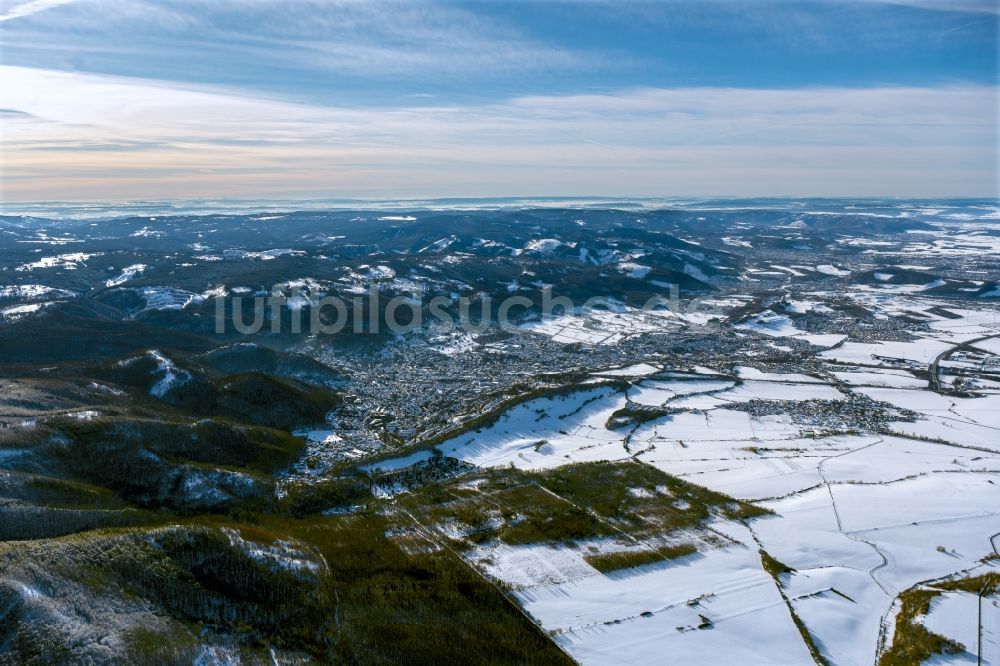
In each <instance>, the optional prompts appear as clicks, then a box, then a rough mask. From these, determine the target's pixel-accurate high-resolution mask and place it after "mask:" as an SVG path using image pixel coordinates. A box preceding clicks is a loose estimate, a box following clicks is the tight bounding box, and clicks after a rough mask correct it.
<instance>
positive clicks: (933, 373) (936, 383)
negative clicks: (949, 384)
mask: <svg viewBox="0 0 1000 666" xmlns="http://www.w3.org/2000/svg"><path fill="white" fill-rule="evenodd" d="M990 338H1000V335H998V334H996V333H994V334H991V335H984V336H983V337H981V338H976V339H974V340H966V341H965V342H960V343H958V344H957V345H955V346H954V347H949V348H948V349H945V350H944V351H943V352H941V353H940V354H938V355H937V357H935V358H934V360H933V361H931V364H930V365H929V366H927V372H928V373H930V379H929V380H928V382H927V386H928V387H929V388H930V389H931V390H932V391H937V392H939V393H940V392H941V378H940V377H939V376H938V365H940V363H941V361H944V360H946V359H948V358H949V357H950V356H951V355H952V354H954V353H955V352H957V351H958V350H960V349H967V348H969V347H971V346H972V345H974V344H976V343H977V342H982V341H983V340H989V339H990Z"/></svg>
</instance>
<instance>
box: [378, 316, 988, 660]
mask: <svg viewBox="0 0 1000 666" xmlns="http://www.w3.org/2000/svg"><path fill="white" fill-rule="evenodd" d="M907 298H910V297H907ZM911 301H912V299H911ZM915 305H919V306H921V309H927V308H929V307H932V306H933V301H931V302H928V303H913V302H911V303H909V304H906V305H905V306H904V307H906V308H908V309H912V308H913V307H914V306H915ZM895 306H896V307H898V306H899V305H898V304H895ZM952 311H953V312H957V313H958V314H959V317H956V318H947V319H944V318H940V317H934V318H933V321H932V323H931V325H930V326H928V327H927V329H925V330H924V331H922V332H920V333H918V334H917V336H916V339H915V340H912V341H908V342H907V341H897V342H889V341H886V342H876V343H860V342H851V341H847V342H844V341H843V336H832V337H824V336H814V335H808V334H804V333H802V332H800V331H799V330H798V329H797V328H795V326H794V324H793V322H792V321H791V320H790V319H787V318H785V317H783V316H780V315H775V316H770V317H757V318H755V319H752V320H751V323H749V324H747V325H745V326H744V330H747V331H753V332H755V333H763V334H764V335H767V336H778V337H803V338H805V339H806V340H807V341H808V342H810V343H812V344H818V343H820V342H822V343H824V344H823V345H822V346H824V347H828V346H831V345H836V346H835V347H834V348H832V349H829V350H826V351H823V350H817V358H818V359H820V361H821V364H822V371H821V372H816V371H812V372H809V373H804V372H792V371H774V370H769V369H767V368H756V367H752V366H750V365H748V364H745V365H742V366H737V367H732V368H719V369H716V370H713V369H709V368H699V369H698V370H697V371H696V372H690V371H685V372H676V371H674V372H667V371H664V370H663V369H661V368H656V367H653V366H652V365H649V364H636V365H634V366H630V367H626V368H621V369H618V370H612V371H605V372H603V373H598V376H603V377H608V376H611V377H617V378H619V379H625V380H628V382H629V386H628V387H627V388H624V389H622V388H621V387H617V386H596V387H592V388H581V389H580V390H579V391H576V392H574V393H570V394H567V395H561V396H557V397H544V398H538V399H534V400H530V401H528V402H525V403H522V404H520V405H517V406H515V407H513V408H512V409H510V410H508V411H507V412H505V413H504V414H503V415H501V417H500V418H499V419H498V420H497V421H496V422H495V423H493V424H492V425H490V426H488V427H485V428H482V429H481V430H479V431H475V432H469V433H467V434H464V435H461V436H458V437H455V438H454V439H451V440H449V441H446V442H444V443H442V444H440V445H439V446H438V448H439V449H440V451H441V452H442V453H443V454H444V455H445V456H451V457H455V458H459V459H461V460H464V461H466V462H468V463H472V464H474V465H477V466H480V467H506V466H510V465H513V466H514V467H517V468H521V469H530V470H542V469H550V468H554V467H559V466H563V465H568V464H572V463H579V462H586V461H600V460H603V461H614V460H624V459H628V458H632V459H635V460H638V461H641V462H643V463H646V464H649V465H652V466H654V467H656V468H658V469H660V470H662V471H664V472H667V473H669V474H671V475H675V476H678V477H681V478H684V479H686V480H688V481H691V482H694V483H697V484H699V485H702V486H705V487H708V488H710V489H712V490H716V491H719V492H722V493H725V494H728V495H730V496H732V497H735V498H738V499H744V500H749V501H754V502H756V503H757V504H759V505H761V506H764V507H766V508H768V509H771V510H773V511H774V515H770V516H766V517H762V518H757V519H754V520H751V521H749V522H747V523H746V524H743V523H736V522H733V521H723V520H721V519H720V520H717V521H716V522H714V523H713V524H712V526H711V529H712V530H715V531H717V532H718V533H720V534H723V535H725V537H726V538H725V539H724V540H723V541H722V542H721V543H714V544H712V545H704V544H703V545H702V547H699V551H698V552H697V553H696V554H694V555H691V556H686V557H681V558H678V559H674V560H669V561H666V562H661V563H658V564H649V565H644V566H641V567H639V568H636V569H629V570H625V571H620V572H613V573H609V574H603V573H600V572H599V571H597V570H596V569H594V568H593V567H591V566H590V565H589V564H587V562H586V561H585V560H584V559H583V554H584V550H583V549H584V545H583V544H578V546H577V547H572V546H560V547H554V546H545V545H538V544H535V545H529V546H506V545H503V544H494V545H493V546H482V545H481V546H478V547H477V548H476V549H474V550H473V551H472V552H471V553H470V554H469V555H468V558H469V560H470V562H471V563H473V564H474V565H475V566H477V567H479V568H480V569H481V570H482V571H483V572H484V573H486V574H488V575H490V576H492V577H494V578H497V579H500V580H503V581H505V582H506V583H508V584H510V585H512V586H513V587H514V589H515V590H516V595H517V598H518V599H519V600H520V601H521V603H522V605H523V606H524V608H525V609H526V610H527V612H528V613H529V614H530V615H531V616H532V617H533V618H535V619H536V620H537V621H538V622H539V623H540V624H541V626H542V627H543V628H544V629H546V630H548V631H550V632H552V634H553V635H554V636H555V637H556V640H557V641H558V642H559V643H560V644H561V645H562V646H563V647H564V648H565V649H566V650H567V651H568V652H569V654H570V655H571V656H573V657H574V658H576V659H578V660H579V661H581V662H582V663H585V664H620V663H629V664H658V663H664V655H670V662H671V663H725V662H727V661H732V662H734V663H753V664H808V663H812V662H813V659H812V657H811V656H810V654H809V651H808V648H807V646H806V644H805V642H804V641H803V638H802V636H801V634H800V633H799V631H798V629H797V628H796V625H795V622H794V621H793V618H792V614H791V610H790V609H794V612H795V614H796V615H797V616H798V618H799V619H800V620H801V622H802V623H803V626H804V627H805V628H806V630H807V632H808V634H809V636H810V637H811V640H812V642H813V644H814V645H815V646H816V648H817V649H818V650H819V652H820V653H821V654H822V656H823V658H824V659H826V660H827V661H828V662H829V663H833V664H872V663H875V662H876V661H877V659H878V655H879V654H880V651H881V650H883V649H886V648H887V647H888V645H890V644H891V641H892V636H893V631H894V618H895V613H897V612H898V610H899V607H898V603H894V602H895V601H896V599H897V597H898V596H899V595H900V594H901V593H903V592H905V591H906V590H908V589H910V588H911V587H913V586H915V585H917V584H919V583H921V582H923V581H928V580H935V579H941V578H944V577H949V576H961V575H963V572H967V571H970V570H974V569H975V568H976V567H978V566H981V565H980V560H981V559H982V558H984V557H986V556H988V555H990V554H991V553H993V552H994V551H993V544H992V542H991V540H990V537H991V536H992V535H995V534H997V533H998V532H1000V391H998V390H996V389H985V390H982V391H979V392H978V393H977V394H976V395H959V394H951V393H942V392H936V391H934V390H931V388H930V386H929V382H928V379H927V378H926V373H927V370H928V368H929V367H930V366H931V364H932V363H934V361H935V359H937V358H939V357H940V355H941V354H943V353H945V352H947V351H949V350H951V349H952V348H953V347H955V346H956V345H959V344H961V343H963V342H965V341H968V340H971V339H976V338H980V337H983V336H987V335H996V334H998V333H1000V325H998V323H997V318H996V311H994V310H983V311H978V310H955V309H954V308H952ZM604 333H606V331H605V332H604ZM991 339H992V338H991ZM841 343H842V344H841ZM978 349H979V350H981V351H984V352H992V351H994V350H995V345H993V344H991V343H979V344H978ZM917 372H923V373H924V375H923V376H918V374H914V373H917ZM868 399H870V400H872V401H875V403H864V404H875V405H879V406H880V407H879V409H883V410H888V411H887V412H886V413H887V414H888V415H889V416H888V417H887V419H888V420H887V421H886V422H885V423H884V425H883V426H879V427H877V428H876V427H874V426H873V427H870V428H868V427H865V425H864V424H862V425H861V427H858V426H857V424H855V426H854V427H850V428H848V427H839V428H838V427H837V426H836V420H835V419H833V420H830V421H828V422H827V421H823V420H822V418H823V417H822V414H821V413H820V412H819V411H817V410H819V409H820V407H819V406H821V405H831V404H842V403H843V402H844V401H847V400H855V401H857V400H868ZM767 404H773V405H774V407H775V408H774V409H767V408H766V405H767ZM751 405H764V406H765V408H762V409H759V410H758V409H751V408H750V406H751ZM795 405H801V406H803V407H798V408H797V407H795ZM627 406H633V407H636V408H645V409H661V410H665V411H664V412H663V415H662V416H659V417H658V418H653V419H652V420H647V421H645V422H642V423H639V424H637V425H631V426H625V427H619V428H614V429H612V428H610V427H609V419H611V418H612V416H613V415H614V414H615V413H616V412H618V411H619V410H622V409H623V408H626V407H627ZM807 406H808V407H807ZM427 455H428V454H427V453H426V452H421V453H418V454H415V455H413V456H410V457H408V458H405V459H399V460H395V461H385V462H383V463H379V465H380V466H381V467H383V468H384V469H399V468H400V467H405V466H406V465H410V464H414V463H416V462H419V461H420V460H424V459H426V457H427ZM760 550H763V551H765V552H766V553H768V554H769V555H770V556H771V557H773V558H776V559H777V560H778V561H780V562H781V563H783V564H784V565H787V566H788V567H790V568H791V569H793V571H792V572H790V573H784V574H781V576H780V583H779V582H776V580H775V579H774V578H772V576H771V575H769V574H768V572H767V571H766V570H765V569H764V567H763V566H762V563H761V555H760V554H759V553H758V551H760ZM786 600H787V601H786ZM971 603H972V602H971V601H970V600H969V598H968V595H962V594H949V595H947V596H945V597H942V598H941V599H940V600H938V601H936V602H935V605H934V607H933V608H932V611H931V613H930V614H929V615H928V616H927V618H926V622H927V626H929V627H931V628H932V630H934V631H936V632H938V633H940V634H941V635H944V636H947V637H950V638H953V639H954V640H957V641H959V642H961V643H963V644H964V645H965V646H966V648H967V653H966V654H965V655H959V656H958V657H956V658H957V659H958V661H957V662H955V663H967V662H968V660H969V659H974V658H975V656H974V655H972V654H971V653H970V652H968V651H974V650H975V649H976V648H975V645H976V643H975V641H973V640H972V639H971V638H970V637H974V636H975V633H976V631H977V630H978V627H977V626H976V625H975V622H976V619H975V617H974V615H973V614H972V611H971V610H970V604H971ZM986 603H987V604H988V605H989V604H992V605H991V606H990V608H991V609H993V610H990V611H989V612H988V613H987V614H986V616H985V617H986V618H987V619H989V618H996V617H997V615H996V612H997V611H996V603H997V602H996V600H995V599H994V600H987V602H986ZM952 611H953V612H952ZM990 613H992V615H991V614H990ZM996 635H997V631H996V629H994V630H992V633H989V636H990V638H988V639H987V649H993V650H995V649H996V648H995V646H996ZM990 641H992V642H990ZM990 646H992V647H990ZM994 659H995V657H994ZM963 660H964V661H963ZM934 663H945V662H943V661H935V662H934ZM984 663H986V662H984Z"/></svg>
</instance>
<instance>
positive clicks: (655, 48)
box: [0, 0, 1000, 201]
mask: <svg viewBox="0 0 1000 666" xmlns="http://www.w3.org/2000/svg"><path fill="white" fill-rule="evenodd" d="M998 12H1000V10H998V4H997V2H996V1H995V0H952V1H947V0H909V1H904V0H895V1H888V0H885V1H882V0H809V1H797V2H785V1H779V0H753V1H751V0H745V1H742V2H738V1H735V0H730V1H726V0H715V1H712V0H709V1H707V2H705V1H702V2H695V1H693V0H691V1H682V0H674V1H670V0H662V1H659V2H638V3H633V2H614V3H610V2H600V1H598V0H591V1H587V2H574V3H570V2H549V1H546V2H499V1H486V0H479V1H477V2H471V3H470V2H464V3H463V2H440V3H430V2H423V3H417V2H394V3H382V2H369V3H361V2H330V1H326V0H311V1H306V0H284V1H277V0H240V1H235V0H234V1H227V0H215V1H208V0H198V1H193V0H173V1H170V2H166V1H164V2H144V1H142V0H33V1H31V0H28V1H25V0H0V43H2V49H0V67H2V69H0V76H2V77H3V78H2V85H0V109H3V115H2V116H0V121H2V122H3V125H4V133H3V143H4V147H3V157H4V161H3V185H2V195H3V197H4V199H7V200H12V201H13V200H41V199H81V198H87V199H90V198H108V199H122V198H166V197H204V196H215V197H219V196H255V197H260V196H274V197H293V198H294V197H300V196H301V197H307V196H308V197H316V196H336V197H342V196H357V197H401V196H418V197H426V196H505V195H507V196H516V195H608V196H640V195H650V196H665V195H666V196H669V195H761V196H781V195H789V196H806V195H817V196H881V195H890V196H892V195H896V196H919V195H926V196H996V195H997V189H996V188H997V185H996V182H997V175H998V174H997V159H998V149H997V140H998V132H997V85H998V74H997V68H998V55H997V53H998Z"/></svg>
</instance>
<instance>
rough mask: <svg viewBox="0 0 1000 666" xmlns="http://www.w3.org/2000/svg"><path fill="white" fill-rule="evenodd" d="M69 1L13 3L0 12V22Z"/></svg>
mask: <svg viewBox="0 0 1000 666" xmlns="http://www.w3.org/2000/svg"><path fill="white" fill-rule="evenodd" d="M70 2H73V0H32V1H31V2H24V3H21V4H18V5H14V6H13V7H11V8H10V9H8V10H7V11H6V12H4V13H2V14H0V22H2V21H10V20H12V19H16V18H21V17H23V16H30V15H31V14H35V13H37V12H41V11H45V10H46V9H52V8H53V7H58V6H60V5H65V4H68V3H70Z"/></svg>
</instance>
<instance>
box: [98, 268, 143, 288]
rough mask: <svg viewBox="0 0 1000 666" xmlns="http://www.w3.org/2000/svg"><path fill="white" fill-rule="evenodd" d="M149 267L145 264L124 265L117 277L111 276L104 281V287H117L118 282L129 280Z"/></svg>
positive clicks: (122, 282)
mask: <svg viewBox="0 0 1000 666" xmlns="http://www.w3.org/2000/svg"><path fill="white" fill-rule="evenodd" d="M148 268H149V266H147V265H146V264H132V265H131V266H126V267H125V268H123V269H122V272H121V274H120V275H119V276H118V277H113V278H111V279H110V280H108V281H106V282H105V283H104V286H106V287H117V286H118V285H120V284H125V283H126V282H128V281H129V280H132V279H134V278H135V277H137V276H139V275H141V274H143V273H144V272H146V270H147V269H148Z"/></svg>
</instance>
